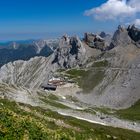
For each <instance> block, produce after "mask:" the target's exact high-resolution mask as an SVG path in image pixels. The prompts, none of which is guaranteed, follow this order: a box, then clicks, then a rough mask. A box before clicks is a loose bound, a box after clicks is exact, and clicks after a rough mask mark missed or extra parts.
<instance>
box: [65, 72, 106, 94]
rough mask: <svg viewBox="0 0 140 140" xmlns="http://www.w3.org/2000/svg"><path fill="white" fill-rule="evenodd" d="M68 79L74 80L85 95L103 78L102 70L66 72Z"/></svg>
mask: <svg viewBox="0 0 140 140" xmlns="http://www.w3.org/2000/svg"><path fill="white" fill-rule="evenodd" d="M66 73H67V74H68V75H69V77H70V78H74V79H75V80H76V81H77V82H78V85H79V87H80V88H82V89H83V91H84V92H85V93H87V92H90V91H92V90H93V89H94V88H95V87H96V86H97V85H98V84H99V83H100V82H101V81H102V80H103V78H104V70H87V71H85V70H77V69H72V70H69V71H67V72H66Z"/></svg>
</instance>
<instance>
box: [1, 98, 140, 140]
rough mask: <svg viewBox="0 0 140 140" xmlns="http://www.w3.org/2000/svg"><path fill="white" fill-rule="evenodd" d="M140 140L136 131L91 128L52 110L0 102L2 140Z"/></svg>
mask: <svg viewBox="0 0 140 140" xmlns="http://www.w3.org/2000/svg"><path fill="white" fill-rule="evenodd" d="M21 107H22V108H21ZM23 108H25V109H24V110H23ZM58 120H59V121H62V122H63V123H62V124H63V126H62V125H57V123H56V122H57V121H58ZM64 124H66V125H64ZM139 138H140V134H139V133H136V132H133V131H128V130H124V129H119V128H112V127H104V126H101V125H97V124H91V123H88V122H85V121H81V120H78V119H75V118H72V117H64V116H62V115H59V114H58V113H56V112H52V111H50V110H43V109H41V108H39V107H32V106H29V105H24V104H17V103H15V102H10V101H8V100H6V99H0V140H28V139H29V140H35V139H36V140H41V139H42V140H107V139H108V140H109V139H110V140H112V139H118V140H139Z"/></svg>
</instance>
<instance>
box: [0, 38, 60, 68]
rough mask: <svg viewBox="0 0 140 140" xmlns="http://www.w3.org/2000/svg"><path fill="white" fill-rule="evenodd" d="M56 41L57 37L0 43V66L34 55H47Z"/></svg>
mask: <svg viewBox="0 0 140 140" xmlns="http://www.w3.org/2000/svg"><path fill="white" fill-rule="evenodd" d="M58 43H59V40H58V39H55V40H25V41H16V42H12V41H10V42H6V43H0V66H2V65H4V64H6V63H8V62H13V61H15V60H29V59H30V58H32V57H35V56H45V57H48V56H49V55H50V54H52V53H53V51H54V50H55V49H56V47H57V46H58Z"/></svg>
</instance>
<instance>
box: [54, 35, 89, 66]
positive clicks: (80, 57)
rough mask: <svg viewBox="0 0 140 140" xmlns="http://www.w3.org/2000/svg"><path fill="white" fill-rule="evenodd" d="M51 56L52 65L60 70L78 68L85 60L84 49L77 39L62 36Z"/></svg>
mask: <svg viewBox="0 0 140 140" xmlns="http://www.w3.org/2000/svg"><path fill="white" fill-rule="evenodd" d="M53 56H54V60H53V62H52V63H53V64H57V65H58V66H59V67H61V68H72V67H79V66H81V65H82V64H84V63H85V62H86V60H87V56H86V49H85V47H84V45H83V43H82V42H81V40H80V39H79V38H78V37H70V38H69V37H66V36H63V37H62V39H61V41H60V43H59V47H58V48H57V49H56V51H55V52H54V54H53Z"/></svg>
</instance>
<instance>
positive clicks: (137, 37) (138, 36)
mask: <svg viewBox="0 0 140 140" xmlns="http://www.w3.org/2000/svg"><path fill="white" fill-rule="evenodd" d="M127 30H128V34H129V36H130V37H131V39H132V40H133V41H134V42H135V44H136V46H137V47H139V48H140V29H138V28H136V27H135V26H134V25H132V26H129V27H128V29H127Z"/></svg>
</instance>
